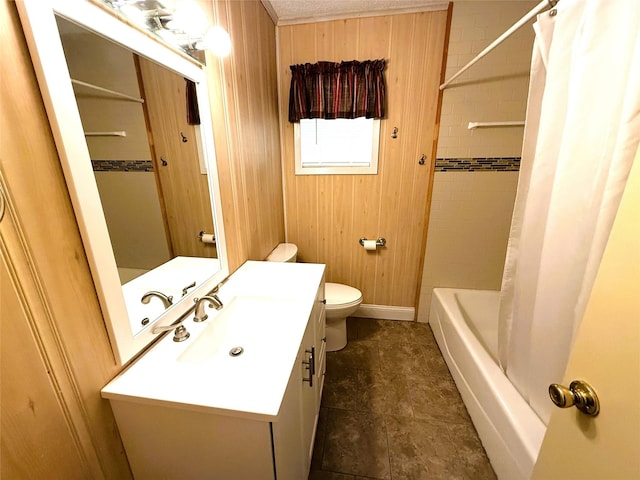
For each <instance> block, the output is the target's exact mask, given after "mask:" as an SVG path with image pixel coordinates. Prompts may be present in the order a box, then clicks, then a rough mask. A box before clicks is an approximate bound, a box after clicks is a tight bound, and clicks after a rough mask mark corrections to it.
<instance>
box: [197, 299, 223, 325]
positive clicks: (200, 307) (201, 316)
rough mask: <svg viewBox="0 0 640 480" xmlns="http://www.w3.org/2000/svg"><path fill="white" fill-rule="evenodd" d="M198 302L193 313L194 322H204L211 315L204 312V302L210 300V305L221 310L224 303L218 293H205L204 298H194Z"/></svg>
mask: <svg viewBox="0 0 640 480" xmlns="http://www.w3.org/2000/svg"><path fill="white" fill-rule="evenodd" d="M194 302H195V304H196V311H195V313H194V315H193V321H194V322H204V321H205V320H206V319H207V318H209V315H207V314H206V313H204V304H205V302H209V306H210V307H214V308H215V309H216V310H220V309H221V308H222V307H223V305H222V302H221V301H220V299H219V298H218V295H217V293H212V294H211V295H205V296H204V297H202V298H196V299H195V300H194Z"/></svg>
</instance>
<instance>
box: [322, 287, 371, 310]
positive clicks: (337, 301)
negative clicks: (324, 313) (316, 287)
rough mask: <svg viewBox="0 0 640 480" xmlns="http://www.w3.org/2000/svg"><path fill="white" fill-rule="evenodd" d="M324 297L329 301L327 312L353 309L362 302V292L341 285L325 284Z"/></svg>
mask: <svg viewBox="0 0 640 480" xmlns="http://www.w3.org/2000/svg"><path fill="white" fill-rule="evenodd" d="M324 297H325V299H326V300H327V304H326V309H327V310H334V309H338V308H345V307H352V306H356V305H360V303H361V302H362V293H361V292H360V290H358V289H357V288H353V287H350V286H348V285H343V284H341V283H325V285H324Z"/></svg>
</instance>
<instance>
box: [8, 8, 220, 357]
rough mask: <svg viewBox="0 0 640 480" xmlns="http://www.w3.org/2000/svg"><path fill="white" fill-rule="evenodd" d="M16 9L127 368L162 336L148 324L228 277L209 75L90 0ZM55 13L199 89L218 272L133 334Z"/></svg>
mask: <svg viewBox="0 0 640 480" xmlns="http://www.w3.org/2000/svg"><path fill="white" fill-rule="evenodd" d="M16 4H17V6H18V12H19V15H20V20H21V23H22V27H23V30H24V34H25V37H26V40H27V45H28V47H29V53H30V55H31V59H32V61H33V65H34V68H35V71H36V77H37V80H38V85H39V87H40V90H41V93H42V97H43V100H44V104H45V108H46V112H47V116H48V119H49V124H50V125H51V130H52V132H53V136H54V140H55V144H56V148H57V150H58V155H59V156H60V163H61V165H62V169H63V172H64V177H65V181H66V183H67V187H68V189H69V195H70V197H71V203H72V205H73V209H74V213H75V216H76V220H77V222H78V227H79V229H80V235H81V237H82V242H83V245H84V249H85V252H86V255H87V259H88V261H89V267H90V269H91V274H92V277H93V282H94V284H95V288H96V292H97V294H98V299H99V301H100V306H101V308H102V314H103V317H104V320H105V323H106V327H107V331H108V334H109V339H110V341H111V346H112V349H113V352H114V355H115V358H116V362H118V363H119V364H121V365H124V364H125V363H127V362H128V361H130V360H131V359H132V358H133V357H135V356H136V355H137V354H138V353H139V352H140V351H142V350H143V349H144V348H145V347H146V346H147V345H149V344H150V343H151V342H153V341H154V340H155V339H157V338H158V337H160V336H162V334H160V335H156V334H153V333H152V332H151V330H152V326H153V325H155V324H157V323H159V322H161V323H162V324H163V325H170V324H171V323H173V322H174V321H176V320H177V319H178V318H179V317H180V316H181V315H182V314H184V313H185V312H186V311H187V310H188V309H189V308H190V307H192V306H193V300H194V298H196V297H201V296H203V295H205V294H206V293H207V292H209V291H210V290H212V289H213V288H214V287H215V286H216V285H217V284H218V283H220V282H221V281H222V280H223V279H225V278H226V277H227V276H228V275H229V265H228V261H227V255H226V253H227V252H226V243H225V236H224V222H223V218H222V210H221V205H222V203H221V200H220V188H219V180H218V171H217V166H216V161H215V149H214V141H213V128H212V117H211V111H210V106H209V94H208V89H207V81H206V72H205V71H204V70H203V66H202V65H200V64H199V63H198V62H196V61H195V60H194V59H191V58H190V57H188V56H187V55H186V54H184V53H183V52H180V51H178V50H177V49H174V48H172V47H170V46H168V45H167V44H164V43H162V42H160V41H159V40H156V39H155V38H153V36H152V35H151V34H150V33H148V32H145V31H144V30H142V29H139V28H138V27H134V26H133V25H131V24H129V23H127V22H125V21H123V20H122V19H121V18H119V17H118V16H117V15H115V14H114V13H112V12H109V11H107V10H106V9H105V8H104V7H101V6H98V5H96V4H94V3H91V1H90V0H47V1H46V2H43V1H41V0H17V1H16ZM56 15H58V16H60V17H63V18H65V19H67V20H69V21H71V22H73V23H76V24H78V25H80V26H82V27H84V28H87V29H88V30H91V31H93V32H95V33H96V34H98V35H100V36H102V37H104V38H106V39H108V40H111V41H113V42H115V43H117V44H119V45H122V46H124V47H125V48H127V49H129V50H131V51H133V52H134V53H136V54H138V55H140V56H143V57H145V58H148V59H149V60H152V61H154V62H156V63H158V64H161V65H163V66H164V67H166V68H168V69H170V70H173V71H174V72H176V73H179V74H180V75H182V76H184V77H186V78H189V79H191V80H193V81H194V82H195V83H196V85H197V95H198V103H199V110H200V119H201V125H200V127H201V128H200V130H201V134H202V146H203V155H204V156H205V159H206V163H207V165H208V180H209V192H210V196H211V201H212V204H213V209H212V210H213V212H214V219H213V220H214V225H215V235H216V247H217V251H218V258H219V260H220V270H219V271H218V272H216V273H215V274H214V275H213V276H212V277H210V278H209V279H208V280H207V281H205V282H203V284H202V285H200V286H198V287H196V288H195V289H193V290H192V291H190V292H189V294H187V295H186V296H184V297H182V299H181V300H180V302H176V304H174V305H173V306H172V307H170V308H169V309H167V310H166V311H165V312H164V313H163V314H162V315H160V316H159V317H158V318H156V319H154V320H153V321H152V322H150V323H149V325H147V326H146V327H145V328H144V330H142V331H141V332H140V333H138V334H137V335H135V336H134V335H133V333H132V330H131V324H130V323H129V315H128V312H127V309H126V306H125V301H124V295H123V293H122V285H121V283H120V278H119V276H118V271H117V265H116V261H115V256H114V253H113V248H112V246H111V241H110V238H109V231H108V229H107V224H106V221H105V217H104V214H103V210H102V204H101V202H100V196H99V194H98V187H97V184H96V180H95V176H94V174H93V168H92V166H91V158H90V156H89V149H88V147H87V143H86V140H85V136H84V130H83V128H82V122H81V120H80V113H79V111H78V106H77V103H76V98H75V94H74V91H73V87H72V84H71V78H70V74H69V70H68V68H67V63H66V59H65V55H64V51H63V48H62V41H61V38H60V33H59V31H58V26H57V23H56V19H55V17H56Z"/></svg>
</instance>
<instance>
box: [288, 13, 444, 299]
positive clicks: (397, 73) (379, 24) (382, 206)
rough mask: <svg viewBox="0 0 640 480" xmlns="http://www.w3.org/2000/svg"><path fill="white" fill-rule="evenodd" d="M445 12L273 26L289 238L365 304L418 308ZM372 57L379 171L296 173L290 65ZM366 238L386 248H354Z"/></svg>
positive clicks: (304, 257) (304, 255)
mask: <svg viewBox="0 0 640 480" xmlns="http://www.w3.org/2000/svg"><path fill="white" fill-rule="evenodd" d="M447 18H448V14H447V11H433V12H421V13H412V14H402V15H389V16H379V17H370V18H356V19H348V20H338V21H329V22H320V23H310V24H302V25H290V26H281V27H278V57H279V65H278V71H279V82H280V83H279V98H280V128H281V138H282V143H281V145H282V147H281V148H282V152H283V168H284V173H283V177H284V187H285V213H286V215H285V217H286V232H287V241H289V242H293V243H296V244H297V245H298V248H299V257H300V260H301V261H305V262H319V263H326V264H327V280H328V281H331V282H339V283H346V284H348V285H351V286H354V287H356V288H359V289H360V290H361V291H362V293H363V297H364V299H363V303H366V304H375V305H393V306H405V307H413V306H415V302H416V296H417V291H418V288H419V278H420V275H421V262H422V255H423V252H424V242H425V238H426V236H425V235H426V226H427V215H428V202H429V199H430V190H431V183H432V172H433V161H434V155H435V148H434V142H435V139H436V138H437V127H436V122H437V113H438V112H437V108H438V102H439V90H438V86H439V81H440V77H441V72H442V69H443V65H442V63H443V58H444V55H443V51H444V48H445V36H446V31H447ZM378 58H384V59H386V60H387V69H386V72H385V76H386V81H387V116H386V118H385V119H384V120H382V122H381V129H380V150H379V151H380V154H379V167H378V168H379V171H378V174H377V175H357V176H356V175H319V176H311V175H302V176H296V175H295V174H294V141H293V125H292V124H290V123H289V122H288V120H287V112H288V101H289V85H290V81H291V73H290V69H289V66H290V65H293V64H298V63H306V62H309V63H315V62H317V61H323V60H326V61H343V60H354V59H355V60H368V59H378ZM394 127H398V138H397V139H392V138H391V132H392V130H393V128H394ZM423 154H424V155H425V165H423V166H420V165H418V160H419V158H420V156H421V155H423ZM363 236H364V237H366V238H368V239H375V238H378V237H385V238H386V240H387V242H388V243H387V247H386V248H384V249H379V250H378V252H377V253H371V252H366V251H365V250H364V249H363V248H362V247H361V246H360V245H359V244H358V240H359V239H360V238H361V237H363Z"/></svg>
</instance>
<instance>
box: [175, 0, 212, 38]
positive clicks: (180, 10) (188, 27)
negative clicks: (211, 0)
mask: <svg viewBox="0 0 640 480" xmlns="http://www.w3.org/2000/svg"><path fill="white" fill-rule="evenodd" d="M170 23H171V27H172V28H175V29H177V30H182V31H183V32H185V33H188V34H189V35H190V36H192V37H199V36H201V35H202V34H203V33H204V32H205V30H206V29H207V19H206V15H205V13H204V12H203V11H202V9H201V8H200V6H199V5H197V4H196V3H195V2H194V1H193V0H183V1H181V2H180V3H179V4H178V5H176V10H175V11H174V12H173V15H172V19H171V22H170Z"/></svg>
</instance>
